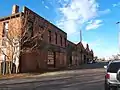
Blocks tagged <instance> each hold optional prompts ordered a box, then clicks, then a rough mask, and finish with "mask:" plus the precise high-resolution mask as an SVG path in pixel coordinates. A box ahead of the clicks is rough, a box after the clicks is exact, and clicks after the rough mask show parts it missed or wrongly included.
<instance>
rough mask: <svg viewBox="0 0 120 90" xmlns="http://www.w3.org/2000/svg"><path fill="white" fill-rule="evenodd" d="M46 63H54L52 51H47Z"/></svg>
mask: <svg viewBox="0 0 120 90" xmlns="http://www.w3.org/2000/svg"><path fill="white" fill-rule="evenodd" d="M47 64H50V65H53V64H54V53H53V52H51V51H48V62H47Z"/></svg>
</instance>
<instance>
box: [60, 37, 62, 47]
mask: <svg viewBox="0 0 120 90" xmlns="http://www.w3.org/2000/svg"><path fill="white" fill-rule="evenodd" d="M60 44H61V46H62V36H60Z"/></svg>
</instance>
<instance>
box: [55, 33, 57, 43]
mask: <svg viewBox="0 0 120 90" xmlns="http://www.w3.org/2000/svg"><path fill="white" fill-rule="evenodd" d="M55 43H56V44H57V33H55Z"/></svg>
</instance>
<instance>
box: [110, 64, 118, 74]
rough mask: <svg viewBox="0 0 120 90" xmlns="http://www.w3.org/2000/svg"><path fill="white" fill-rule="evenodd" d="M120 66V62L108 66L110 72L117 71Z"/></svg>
mask: <svg viewBox="0 0 120 90" xmlns="http://www.w3.org/2000/svg"><path fill="white" fill-rule="evenodd" d="M119 68H120V62H115V63H111V64H110V65H109V67H108V72H112V73H117V71H118V69H119Z"/></svg>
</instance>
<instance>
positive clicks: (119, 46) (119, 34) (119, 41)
mask: <svg viewBox="0 0 120 90" xmlns="http://www.w3.org/2000/svg"><path fill="white" fill-rule="evenodd" d="M116 24H118V29H119V31H118V48H119V54H120V22H117V23H116Z"/></svg>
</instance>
